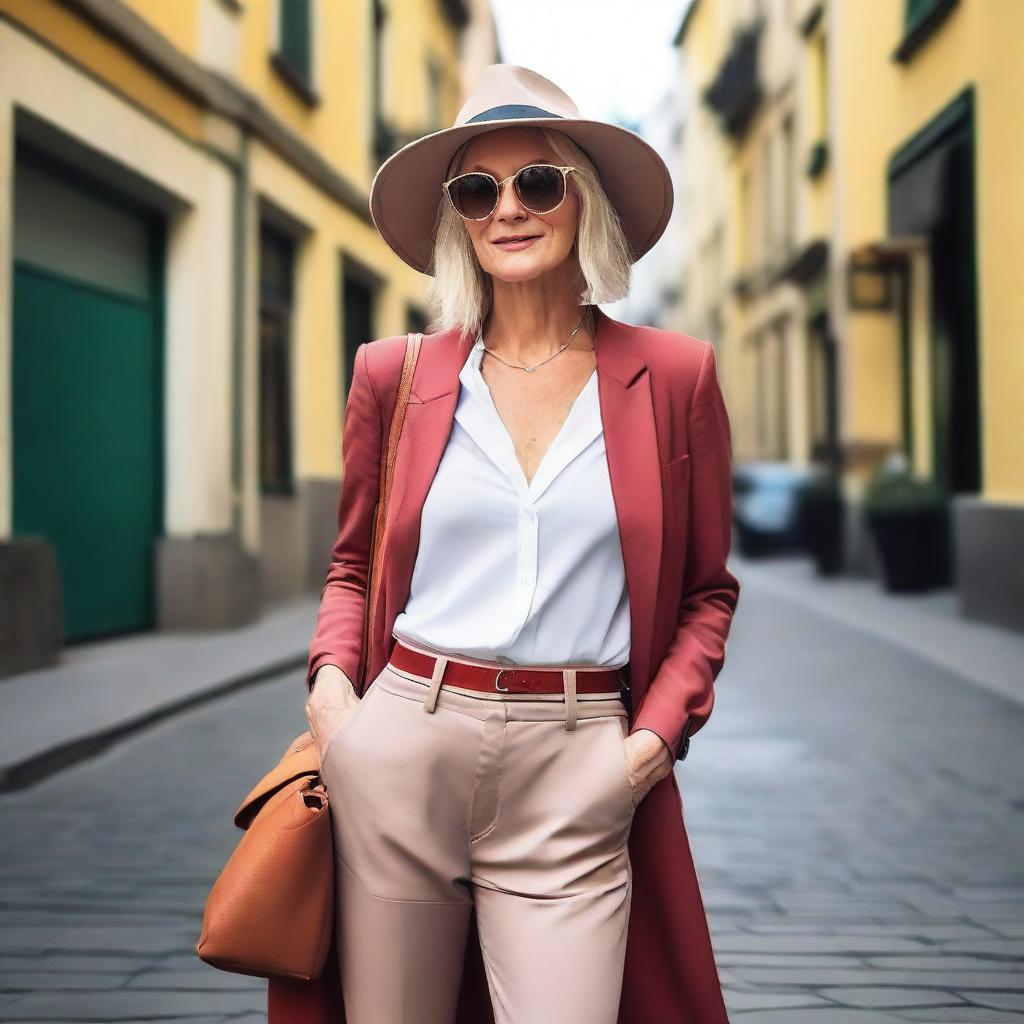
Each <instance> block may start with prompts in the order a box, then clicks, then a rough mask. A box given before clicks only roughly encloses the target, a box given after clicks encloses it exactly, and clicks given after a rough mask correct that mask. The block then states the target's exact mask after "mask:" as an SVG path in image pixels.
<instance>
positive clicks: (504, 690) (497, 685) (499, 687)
mask: <svg viewBox="0 0 1024 1024" xmlns="http://www.w3.org/2000/svg"><path fill="white" fill-rule="evenodd" d="M511 671H512V669H510V668H499V669H498V674H497V675H496V676H495V677H494V688H495V689H496V690H501V692H502V693H511V692H512V691H511V690H510V689H509V688H508V687H507V686H502V685H501V683H500V682H499V681H498V680H500V679H501V674H502V672H511Z"/></svg>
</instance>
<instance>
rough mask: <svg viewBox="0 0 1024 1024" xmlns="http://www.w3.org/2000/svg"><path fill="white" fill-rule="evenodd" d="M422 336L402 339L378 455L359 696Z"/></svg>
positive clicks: (365, 670)
mask: <svg viewBox="0 0 1024 1024" xmlns="http://www.w3.org/2000/svg"><path fill="white" fill-rule="evenodd" d="M422 341H423V335H422V333H417V334H413V333H410V334H409V335H408V336H407V338H406V344H405V362H404V363H403V364H402V377H401V380H400V381H399V384H398V394H397V397H396V399H395V407H394V411H393V412H392V415H391V429H390V431H389V432H388V438H387V444H386V445H385V446H383V448H382V451H381V471H380V488H379V495H378V498H377V507H376V508H375V510H374V516H373V535H372V537H371V539H370V575H369V580H368V584H367V593H366V609H365V614H364V618H363V659H362V667H361V670H360V676H361V678H360V680H359V690H360V693H363V692H364V691H365V689H366V684H367V682H368V680H367V679H366V673H367V671H368V669H369V664H370V660H371V659H370V654H371V649H372V648H371V645H372V643H373V636H372V629H373V623H374V622H376V618H377V600H378V598H379V596H380V577H381V572H382V571H383V567H384V554H385V530H386V526H387V521H388V502H389V501H390V498H391V482H392V478H393V476H394V471H395V458H396V457H397V455H398V441H399V438H400V437H401V436H402V424H403V422H404V421H405V410H406V407H407V406H408V404H409V392H410V391H411V390H412V378H413V374H414V373H415V372H416V361H417V359H418V358H419V354H420V343H421V342H422Z"/></svg>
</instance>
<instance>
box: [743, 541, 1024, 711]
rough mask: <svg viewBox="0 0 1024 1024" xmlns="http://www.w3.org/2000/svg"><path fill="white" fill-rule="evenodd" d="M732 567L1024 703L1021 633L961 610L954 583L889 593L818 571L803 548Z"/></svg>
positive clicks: (869, 583)
mask: <svg viewBox="0 0 1024 1024" xmlns="http://www.w3.org/2000/svg"><path fill="white" fill-rule="evenodd" d="M729 567H730V569H731V570H732V571H733V572H734V573H735V574H736V576H737V577H738V578H739V580H740V584H741V586H742V583H743V581H744V580H749V581H750V582H751V584H753V585H756V586H758V587H764V588H765V589H768V590H771V591H773V592H774V593H777V594H778V595H779V596H781V597H783V598H785V599H787V600H790V601H796V602H798V603H800V604H802V605H804V606H806V607H808V608H810V609H811V610H813V611H815V612H817V613H819V614H821V615H825V616H828V617H829V618H832V619H836V620H838V621H839V622H842V623H844V624H845V625H847V626H852V627H854V628H855V629H862V630H864V631H865V632H867V633H870V634H871V635H872V636H875V637H880V638H882V639H884V640H889V641H891V642H892V643H894V644H897V645H899V646H900V647H903V648H905V649H906V650H910V651H913V652H914V653H915V654H918V655H920V657H922V658H926V659H927V660H928V661H931V662H933V663H934V664H936V665H938V666H940V667H941V668H943V669H946V670H948V671H950V672H954V673H955V674H957V675H959V676H961V677H963V678H964V679H965V680H966V681H967V682H970V683H974V684H975V685H976V686H981V687H983V688H984V689H987V690H991V691H992V692H994V693H997V694H1000V695H1001V696H1003V697H1006V698H1007V699H1009V700H1012V701H1015V702H1016V703H1018V704H1024V633H1015V632H1014V631H1012V630H1009V629H1002V628H1000V627H999V626H991V625H988V624H987V623H983V622H974V621H972V620H970V619H964V618H962V617H961V616H960V612H959V610H958V608H957V596H956V592H955V591H954V590H952V589H945V590H939V591H933V592H931V593H923V594H898V595H897V594H890V593H888V592H886V591H885V590H883V589H882V585H881V582H880V581H878V580H874V579H866V578H864V577H859V576H858V577H851V576H839V577H832V578H826V577H821V576H818V575H817V574H816V573H815V569H814V563H813V562H812V561H811V559H810V558H809V557H805V556H800V555H795V556H789V555H787V556H784V557H779V558H770V559H758V560H756V561H755V560H750V559H745V558H742V557H741V556H740V555H738V554H736V555H734V556H731V557H730V559H729ZM742 600H743V596H742V593H741V595H740V601H741V602H742Z"/></svg>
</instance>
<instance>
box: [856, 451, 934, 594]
mask: <svg viewBox="0 0 1024 1024" xmlns="http://www.w3.org/2000/svg"><path fill="white" fill-rule="evenodd" d="M862 508H863V510H864V515H865V518H866V520H867V524H868V528H869V530H870V531H871V535H872V537H873V538H874V541H875V544H876V546H877V549H878V553H879V556H880V558H881V562H882V569H883V580H884V584H885V589H886V590H890V591H902V592H907V591H922V590H930V589H932V588H934V587H943V586H947V585H948V584H949V582H950V578H951V562H952V560H951V558H950V551H949V536H950V531H949V498H948V496H947V495H946V493H945V491H943V489H942V488H941V487H939V486H938V484H936V483H934V482H932V481H930V480H922V479H919V478H918V477H915V476H914V475H913V474H912V473H911V472H910V467H909V465H908V463H907V460H906V458H905V457H904V456H903V455H902V454H896V455H894V456H891V457H890V458H889V459H887V460H886V461H885V463H883V465H882V467H881V468H880V469H879V471H878V472H877V473H875V475H874V476H873V477H872V478H871V479H870V480H869V481H868V485H867V488H866V489H865V492H864V501H863V506H862Z"/></svg>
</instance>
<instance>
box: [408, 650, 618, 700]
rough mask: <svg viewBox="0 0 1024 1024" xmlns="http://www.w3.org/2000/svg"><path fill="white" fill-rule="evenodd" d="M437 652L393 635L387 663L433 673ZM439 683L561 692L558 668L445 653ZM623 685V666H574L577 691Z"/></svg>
mask: <svg viewBox="0 0 1024 1024" xmlns="http://www.w3.org/2000/svg"><path fill="white" fill-rule="evenodd" d="M436 662H437V655H433V654H424V653H423V652H422V651H414V650H413V649H412V648H411V647H406V646H405V645H404V644H403V643H402V641H401V640H398V639H397V638H396V640H395V646H394V649H393V651H392V653H391V659H390V664H391V665H393V666H394V667H395V668H400V669H404V670H405V671H406V672H411V673H412V674H413V675H416V676H425V677H426V678H427V679H430V678H432V677H433V674H434V665H435V664H436ZM441 682H442V683H447V684H448V685H450V686H461V687H463V688H464V689H468V690H480V691H483V692H485V693H496V692H497V693H564V692H565V683H564V681H563V678H562V670H561V669H560V668H529V667H526V666H522V665H514V666H508V665H497V664H496V665H493V666H492V665H471V664H469V663H468V662H465V661H459V660H458V659H457V658H453V657H451V656H448V664H447V665H446V666H445V669H444V675H443V676H442V678H441ZM620 688H627V689H628V687H625V683H624V682H623V678H622V669H618V668H602V669H590V668H588V669H586V670H584V669H577V671H576V692H577V693H617V692H618V691H619V689H620Z"/></svg>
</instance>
